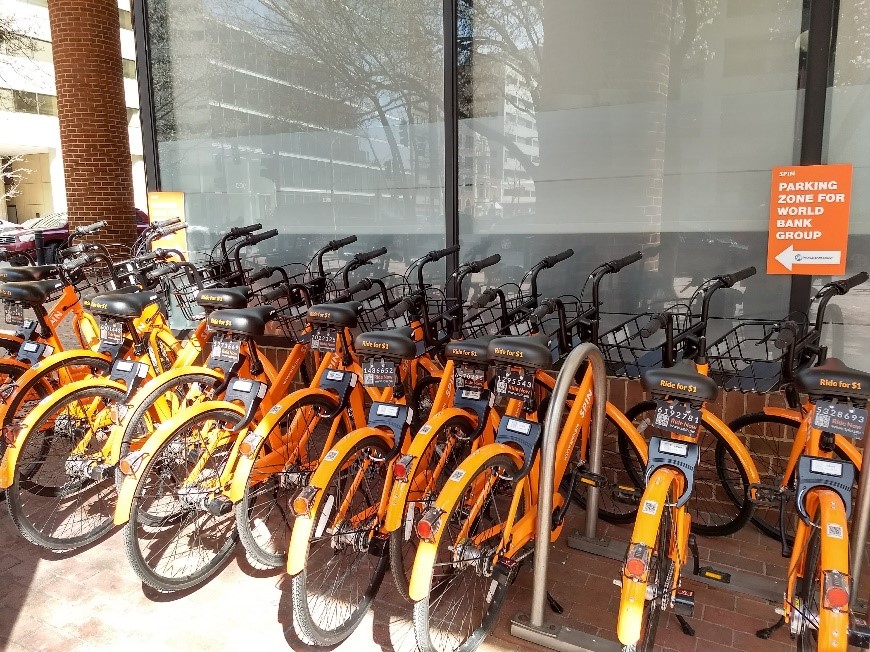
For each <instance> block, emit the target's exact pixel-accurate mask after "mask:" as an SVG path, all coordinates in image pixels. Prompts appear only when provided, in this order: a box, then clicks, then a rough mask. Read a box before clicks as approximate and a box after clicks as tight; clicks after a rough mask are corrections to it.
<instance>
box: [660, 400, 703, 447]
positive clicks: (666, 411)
mask: <svg viewBox="0 0 870 652" xmlns="http://www.w3.org/2000/svg"><path fill="white" fill-rule="evenodd" d="M655 425H656V426H657V427H658V428H661V429H662V430H667V431H668V432H671V433H673V434H675V435H684V436H686V437H692V438H694V437H697V436H698V431H699V430H700V428H701V410H699V409H698V408H693V407H692V406H691V405H688V404H686V403H680V402H679V401H656V416H655Z"/></svg>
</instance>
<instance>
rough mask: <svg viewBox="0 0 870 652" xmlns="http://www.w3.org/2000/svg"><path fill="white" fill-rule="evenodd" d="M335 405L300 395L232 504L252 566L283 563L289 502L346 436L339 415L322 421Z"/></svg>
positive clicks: (256, 454)
mask: <svg viewBox="0 0 870 652" xmlns="http://www.w3.org/2000/svg"><path fill="white" fill-rule="evenodd" d="M335 409H336V403H335V401H332V400H329V399H327V398H325V397H324V396H322V395H320V394H313V395H309V396H304V397H302V398H301V399H300V400H299V402H298V403H296V404H295V405H294V406H293V407H291V408H290V409H289V410H288V411H287V413H286V414H285V415H284V416H283V417H282V418H281V419H280V420H279V421H278V422H277V423H275V425H274V426H272V429H271V430H270V431H269V433H268V434H267V435H266V437H265V438H264V439H263V443H262V444H261V447H260V449H259V450H257V451H254V458H255V460H256V461H255V462H254V465H253V466H252V467H251V472H250V475H249V476H248V478H247V482H246V486H245V493H244V494H243V495H242V499H241V500H240V501H239V504H238V505H236V530H238V533H239V539H240V540H241V542H242V545H243V546H244V547H245V551H246V552H247V558H248V562H249V563H250V564H251V566H253V567H254V568H261V569H265V568H277V567H279V566H283V565H284V564H286V563H287V548H288V546H289V545H290V533H291V532H292V528H293V522H294V521H295V518H294V516H293V514H292V512H291V511H290V501H291V500H292V499H293V498H294V497H295V496H296V494H298V493H299V490H300V489H302V488H303V487H305V486H306V485H307V484H308V481H309V480H310V478H311V474H312V473H314V471H315V470H316V469H317V466H318V464H319V462H320V459H321V458H322V457H323V454H324V452H326V448H327V446H328V445H332V444H333V443H335V442H337V441H338V440H340V439H341V438H342V437H344V436H345V435H346V434H347V430H348V428H347V426H348V421H347V415H346V413H345V412H344V411H342V412H340V413H339V414H338V415H337V416H335V417H333V418H327V417H328V416H329V415H330V414H331V413H333V412H334V411H335Z"/></svg>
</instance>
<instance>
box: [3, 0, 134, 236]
mask: <svg viewBox="0 0 870 652" xmlns="http://www.w3.org/2000/svg"><path fill="white" fill-rule="evenodd" d="M118 8H119V11H118V14H119V22H120V25H119V28H120V35H121V51H122V56H123V57H124V59H123V65H124V91H125V96H126V103H127V119H128V125H129V134H130V149H131V152H132V161H131V164H132V167H133V180H134V191H135V201H136V206H138V207H140V208H142V209H145V208H147V200H146V191H145V166H144V162H143V158H142V129H141V125H140V120H139V91H138V86H137V82H136V48H135V43H134V39H133V31H132V27H133V25H132V14H131V11H130V2H129V0H120V2H119V3H118ZM0 13H2V15H4V16H6V17H10V18H11V19H12V20H13V21H14V22H13V24H14V25H15V26H16V27H17V28H19V29H20V30H21V32H22V33H23V34H26V35H27V44H28V45H29V46H32V47H28V50H29V51H30V52H32V55H30V56H15V55H12V54H9V53H2V52H0V157H10V156H15V155H20V156H22V157H23V159H22V160H21V161H20V162H19V163H16V164H15V165H16V166H18V167H20V168H22V169H25V170H29V172H27V173H26V174H25V175H23V180H22V182H21V183H20V185H19V192H18V194H17V196H15V197H12V198H9V199H8V200H7V201H6V202H2V201H0V219H9V220H11V221H13V222H23V221H24V220H27V219H30V218H32V217H36V216H38V215H46V214H48V213H54V212H63V211H66V194H65V184H64V174H63V153H62V151H61V146H60V127H59V124H58V118H57V95H56V90H55V84H54V65H53V62H52V47H51V30H50V28H49V21H48V8H47V2H46V0H0Z"/></svg>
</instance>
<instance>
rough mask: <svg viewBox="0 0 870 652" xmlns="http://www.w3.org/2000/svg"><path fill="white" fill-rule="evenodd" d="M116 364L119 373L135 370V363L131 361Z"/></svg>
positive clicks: (119, 361) (121, 361) (120, 361)
mask: <svg viewBox="0 0 870 652" xmlns="http://www.w3.org/2000/svg"><path fill="white" fill-rule="evenodd" d="M115 364H116V365H118V371H123V372H127V371H130V370H132V369H133V363H132V362H130V361H129V360H118V361H117V362H116V363H115Z"/></svg>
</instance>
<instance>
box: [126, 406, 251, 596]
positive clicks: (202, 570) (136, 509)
mask: <svg viewBox="0 0 870 652" xmlns="http://www.w3.org/2000/svg"><path fill="white" fill-rule="evenodd" d="M240 418H241V417H240V416H239V414H238V413H237V412H234V411H232V410H228V409H226V408H221V407H214V408H211V409H208V410H205V411H203V412H197V413H196V414H194V415H192V416H190V417H189V418H188V419H186V420H185V421H184V422H183V423H182V424H181V425H180V426H179V427H178V429H177V430H176V431H175V432H174V433H173V434H172V435H170V436H169V437H168V438H167V440H166V441H165V442H163V444H161V445H160V447H159V448H158V449H157V450H156V451H155V453H154V455H153V456H152V457H150V458H149V459H148V462H147V464H146V466H145V468H144V470H143V471H142V475H141V476H140V478H139V482H138V484H137V486H136V490H135V493H134V496H133V501H132V508H131V512H130V520H129V521H128V522H127V525H126V526H125V528H124V545H125V548H126V551H127V558H128V559H129V561H130V565H131V566H132V567H133V570H134V571H135V572H136V574H137V575H138V576H139V578H140V579H141V580H142V581H143V582H144V583H145V584H147V585H148V586H151V587H153V588H155V589H157V590H158V591H162V592H171V591H182V590H184V589H188V588H192V587H194V586H197V585H199V584H201V583H203V582H205V581H206V580H207V579H208V578H210V577H211V576H212V575H213V574H214V573H216V572H217V571H218V569H219V568H220V566H221V564H222V563H223V562H224V561H225V560H226V559H227V558H228V557H229V556H230V554H232V552H233V549H234V548H235V545H236V541H237V536H236V533H235V528H234V527H233V525H234V520H233V515H232V511H231V510H229V509H226V508H225V507H226V503H225V502H224V501H223V500H221V499H222V494H221V487H222V483H223V481H224V480H225V478H224V477H223V476H224V475H225V472H226V471H227V467H228V465H229V464H230V462H231V459H230V453H231V452H232V449H233V444H234V442H235V436H236V435H234V434H232V433H230V432H229V429H230V428H232V427H233V426H234V425H235V424H236V423H238V421H239V419H240Z"/></svg>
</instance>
